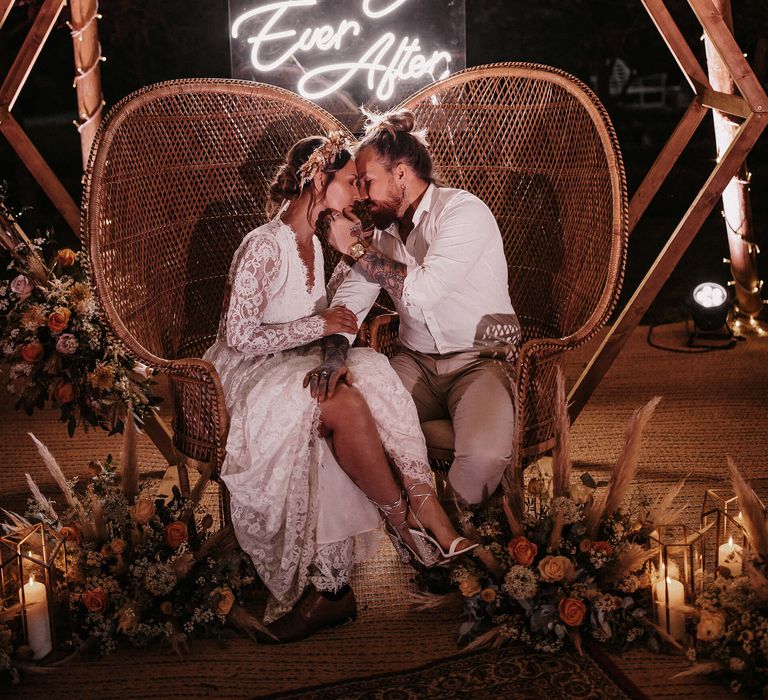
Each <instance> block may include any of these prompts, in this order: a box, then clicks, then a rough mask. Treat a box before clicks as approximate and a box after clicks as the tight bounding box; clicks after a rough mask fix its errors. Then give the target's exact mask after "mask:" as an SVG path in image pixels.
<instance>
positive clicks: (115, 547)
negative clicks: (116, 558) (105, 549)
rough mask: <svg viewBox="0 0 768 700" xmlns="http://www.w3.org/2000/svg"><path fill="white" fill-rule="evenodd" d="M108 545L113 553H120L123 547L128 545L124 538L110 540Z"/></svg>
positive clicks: (123, 549)
mask: <svg viewBox="0 0 768 700" xmlns="http://www.w3.org/2000/svg"><path fill="white" fill-rule="evenodd" d="M109 546H110V547H111V548H112V553H113V554H115V555H120V554H123V552H125V548H126V547H127V546H128V543H127V542H126V541H125V540H112V541H111V542H110V543H109Z"/></svg>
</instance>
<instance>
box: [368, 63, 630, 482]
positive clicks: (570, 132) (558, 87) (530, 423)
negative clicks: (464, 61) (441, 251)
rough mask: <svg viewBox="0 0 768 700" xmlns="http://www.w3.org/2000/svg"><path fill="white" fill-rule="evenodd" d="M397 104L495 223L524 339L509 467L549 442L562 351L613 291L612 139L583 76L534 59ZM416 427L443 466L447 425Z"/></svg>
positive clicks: (616, 173)
mask: <svg viewBox="0 0 768 700" xmlns="http://www.w3.org/2000/svg"><path fill="white" fill-rule="evenodd" d="M400 106H401V107H404V108H408V109H410V110H412V111H413V112H414V113H415V116H416V123H417V124H418V125H419V126H421V127H423V128H425V129H427V131H428V138H429V143H430V150H431V153H432V155H433V159H434V163H435V166H436V169H437V172H438V175H439V177H440V178H441V180H442V182H443V184H445V185H448V186H451V187H458V188H461V189H465V190H469V191H470V192H472V193H474V194H476V195H477V196H478V197H480V198H481V199H482V200H484V201H485V202H486V203H487V204H488V206H489V207H490V208H491V210H492V211H493V214H494V216H495V217H496V220H497V221H498V224H499V228H500V229H501V234H502V237H503V239H504V248H505V252H506V257H507V261H508V264H509V291H510V296H511V298H512V304H513V306H514V308H515V310H516V311H517V314H518V316H519V318H520V323H521V326H522V340H523V345H522V349H521V353H520V356H519V359H518V361H517V367H516V368H515V369H516V376H517V392H518V402H519V416H518V422H519V426H520V429H519V431H518V434H519V449H518V463H517V464H515V465H513V468H517V467H518V466H519V465H520V464H522V462H523V461H524V460H525V459H526V458H531V457H535V456H537V455H540V454H542V453H543V452H545V451H547V450H548V449H550V448H551V447H552V446H553V444H554V418H553V407H554V398H555V378H556V372H557V367H558V365H559V363H560V362H561V360H562V357H563V352H565V351H567V350H569V349H571V348H575V347H576V346H578V345H580V344H581V343H584V342H585V341H587V340H589V339H590V338H591V337H592V336H594V335H595V333H596V332H597V331H598V330H599V329H600V328H601V327H602V326H603V325H604V324H605V322H606V321H607V319H608V316H609V315H610V313H611V311H612V309H613V307H614V305H615V303H616V300H617V298H618V294H619V290H620V287H621V282H622V278H623V272H624V264H625V258H626V245H627V195H626V182H625V178H624V167H623V164H622V159H621V154H620V152H619V146H618V142H617V139H616V135H615V133H614V130H613V127H612V125H611V122H610V120H609V118H608V115H607V113H606V111H605V109H604V108H603V106H602V105H601V104H600V102H599V101H598V99H597V98H596V97H595V95H594V94H593V93H592V91H591V90H589V89H588V88H587V87H586V86H585V85H584V84H583V83H581V82H579V81H578V80H576V79H575V78H573V77H572V76H570V75H568V74H566V73H563V72H562V71H559V70H556V69H554V68H550V67H547V66H541V65H534V64H526V63H500V64H494V65H488V66H480V67H478V68H470V69H467V70H465V71H462V72H460V73H457V74H455V75H453V76H450V77H448V78H446V79H444V80H441V81H439V82H437V83H434V84H432V85H430V86H428V87H426V88H425V89H423V90H421V91H419V92H417V93H416V94H414V95H413V96H411V97H410V98H408V99H407V100H406V101H405V102H403V103H402V104H401V105H400ZM396 326H397V316H396V314H390V315H385V316H381V317H379V318H378V319H376V320H375V321H373V323H372V324H371V336H372V337H371V344H372V345H373V346H374V347H375V348H377V349H379V350H381V351H382V352H385V353H387V354H392V353H393V352H394V351H395V349H396V335H397V333H396ZM422 428H423V429H424V433H425V435H426V438H427V444H428V446H429V448H430V457H432V458H433V459H434V460H437V461H438V462H443V464H442V466H443V467H445V466H446V464H445V462H448V461H450V460H451V459H452V456H453V440H454V436H453V430H452V428H451V423H450V421H449V420H438V421H429V422H426V423H424V424H423V425H422ZM510 429H511V426H510ZM518 473H519V472H518Z"/></svg>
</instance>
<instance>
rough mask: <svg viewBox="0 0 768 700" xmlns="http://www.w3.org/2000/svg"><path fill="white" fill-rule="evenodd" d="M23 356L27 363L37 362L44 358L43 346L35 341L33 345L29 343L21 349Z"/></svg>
mask: <svg viewBox="0 0 768 700" xmlns="http://www.w3.org/2000/svg"><path fill="white" fill-rule="evenodd" d="M21 356H22V358H24V360H25V361H27V362H29V363H32V362H37V361H38V360H39V359H40V358H41V357H42V356H43V345H42V343H38V342H37V341H36V340H33V341H32V342H31V343H27V344H26V345H25V346H24V347H23V348H22V349H21Z"/></svg>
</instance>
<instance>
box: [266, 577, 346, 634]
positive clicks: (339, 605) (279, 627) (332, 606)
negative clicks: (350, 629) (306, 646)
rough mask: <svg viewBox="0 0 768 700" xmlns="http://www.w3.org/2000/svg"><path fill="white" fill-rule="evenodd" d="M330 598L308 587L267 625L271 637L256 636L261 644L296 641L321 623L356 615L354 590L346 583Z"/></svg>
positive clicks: (339, 622)
mask: <svg viewBox="0 0 768 700" xmlns="http://www.w3.org/2000/svg"><path fill="white" fill-rule="evenodd" d="M333 598H334V599H331V598H329V597H326V596H325V595H323V594H322V593H321V592H320V591H318V590H316V589H315V588H314V587H309V588H308V589H307V590H306V591H305V592H304V595H303V596H302V597H301V598H300V599H299V602H298V603H296V605H295V606H294V607H293V610H291V611H290V612H288V613H286V614H285V615H283V616H282V617H281V618H278V619H277V620H275V621H274V622H273V623H272V624H270V625H268V626H267V629H268V630H269V631H270V632H271V633H272V634H273V635H274V636H275V638H274V639H273V638H272V637H269V636H268V635H265V634H262V633H259V632H257V633H256V638H257V639H258V641H259V642H261V643H262V644H284V643H286V642H297V641H298V640H300V639H304V638H305V637H309V635H310V634H314V633H315V632H317V631H318V630H320V629H323V628H324V627H335V626H337V625H342V624H344V623H345V622H350V621H352V620H354V619H355V618H356V617H357V603H356V601H355V593H354V591H353V590H352V589H351V588H350V587H349V586H345V587H344V588H342V589H341V590H340V591H339V593H337V594H336V595H334V596H333Z"/></svg>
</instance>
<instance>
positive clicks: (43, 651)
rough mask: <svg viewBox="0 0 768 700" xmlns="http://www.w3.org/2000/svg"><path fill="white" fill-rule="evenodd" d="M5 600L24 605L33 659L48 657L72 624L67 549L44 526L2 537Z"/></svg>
mask: <svg viewBox="0 0 768 700" xmlns="http://www.w3.org/2000/svg"><path fill="white" fill-rule="evenodd" d="M0 586H2V593H3V598H4V599H5V600H10V601H13V602H16V601H18V604H19V605H20V615H19V619H20V620H21V630H20V632H21V635H22V636H23V639H24V642H25V644H27V645H28V646H29V647H30V648H31V649H32V652H33V658H35V659H42V658H43V657H45V656H47V655H48V654H49V653H50V652H51V651H52V650H53V649H54V646H55V644H56V633H57V631H61V627H62V626H63V625H65V624H66V622H67V620H68V595H67V547H66V543H65V541H64V538H63V537H62V536H61V534H60V533H58V532H56V530H54V529H53V528H51V527H49V526H48V525H45V524H44V523H36V524H34V525H29V526H20V527H17V528H15V529H14V530H13V531H12V532H10V533H9V534H7V535H5V536H4V537H0Z"/></svg>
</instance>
